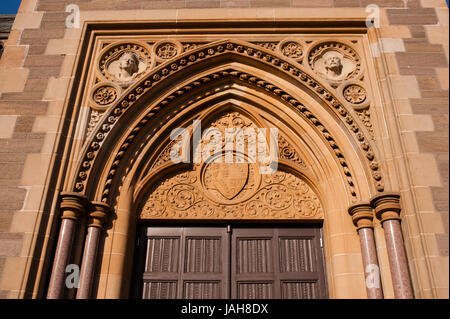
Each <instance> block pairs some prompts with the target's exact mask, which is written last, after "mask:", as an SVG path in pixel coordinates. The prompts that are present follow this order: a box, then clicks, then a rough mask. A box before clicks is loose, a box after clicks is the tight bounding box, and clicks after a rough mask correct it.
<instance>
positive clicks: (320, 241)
mask: <svg viewBox="0 0 450 319" xmlns="http://www.w3.org/2000/svg"><path fill="white" fill-rule="evenodd" d="M319 243H320V248H323V241H322V237H320V238H319Z"/></svg>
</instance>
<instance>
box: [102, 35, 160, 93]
mask: <svg viewBox="0 0 450 319" xmlns="http://www.w3.org/2000/svg"><path fill="white" fill-rule="evenodd" d="M152 65H153V61H152V58H151V54H150V52H149V49H148V48H147V47H146V45H145V44H140V43H118V44H112V45H109V46H108V47H106V48H105V49H103V51H102V53H101V55H100V63H99V71H100V74H101V75H102V77H103V78H104V79H106V80H108V81H111V82H115V83H117V84H119V85H120V86H123V87H127V86H129V85H130V84H131V83H133V82H135V81H136V80H137V79H139V78H140V77H141V76H142V75H143V74H144V73H145V72H147V71H148V70H150V68H151V67H152Z"/></svg>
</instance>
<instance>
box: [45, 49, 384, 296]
mask: <svg viewBox="0 0 450 319" xmlns="http://www.w3.org/2000/svg"><path fill="white" fill-rule="evenodd" d="M328 47H329V46H327V45H324V47H321V48H322V49H323V48H325V49H327V48H328ZM322 49H320V50H319V51H320V52H319V51H318V53H317V54H318V55H320V54H325V53H326V52H325V51H327V50H322ZM328 51H329V50H328ZM328 51H327V52H328ZM349 52H350V53H351V54H354V52H353V51H351V50H349ZM141 58H142V59H145V55H143V56H142V57H141ZM312 63H314V61H313V62H312ZM356 65H357V64H356ZM356 71H357V73H358V72H360V69H358V70H356V69H355V72H356ZM332 85H334V84H333V83H331V84H327V83H326V82H324V81H322V80H320V79H319V77H318V76H317V75H315V74H313V72H311V70H308V69H306V68H304V67H302V66H299V65H298V64H294V63H293V62H292V61H291V60H289V59H286V57H283V56H281V55H280V54H278V53H273V52H270V51H269V50H265V49H261V48H258V47H256V46H255V45H251V44H248V43H245V42H243V41H234V40H223V41H218V42H215V43H212V44H208V45H205V46H203V47H200V48H198V49H194V50H193V51H191V52H187V53H183V54H180V55H178V56H175V57H174V58H173V60H170V61H168V62H167V63H162V64H160V65H159V66H158V67H157V68H156V69H154V70H152V71H150V72H149V73H143V74H142V75H141V78H140V79H139V80H137V81H136V82H135V83H134V84H132V85H130V86H129V87H128V88H127V89H126V90H125V91H124V92H122V94H121V96H120V98H119V99H118V100H117V101H116V102H114V103H113V104H112V105H111V107H110V108H109V109H107V110H106V111H105V113H104V115H103V117H102V118H101V120H100V121H99V122H98V124H97V125H96V126H95V127H94V128H93V129H92V132H91V134H90V136H89V137H88V139H87V140H86V143H85V144H84V146H83V148H82V151H81V152H80V154H78V157H77V158H76V159H74V161H73V165H72V167H71V175H69V178H68V180H67V183H66V185H68V186H67V187H68V189H70V191H71V193H69V194H65V195H64V196H63V203H62V206H61V208H62V209H63V210H64V213H63V219H64V220H63V225H62V227H63V228H62V229H65V228H67V229H69V230H70V229H73V224H72V222H71V220H76V219H77V218H78V217H77V216H78V215H79V214H81V213H82V212H83V211H85V210H86V207H88V211H89V222H88V229H89V230H92V231H91V232H90V234H89V236H94V237H96V238H97V239H95V240H94V242H97V244H96V245H95V244H94V245H91V246H89V247H93V248H92V251H89V250H85V256H84V257H83V259H84V264H85V265H86V264H89V263H88V262H86V258H88V259H89V258H90V256H94V257H95V256H96V253H97V250H98V236H99V234H98V232H97V231H95V229H97V228H98V229H101V228H102V227H104V224H105V221H106V219H107V216H108V215H109V214H110V212H111V210H112V211H114V213H115V215H116V219H115V220H114V221H113V223H112V228H111V229H110V230H109V236H108V237H107V238H106V240H105V245H104V249H103V251H101V252H100V256H99V257H100V258H101V259H102V262H101V264H102V269H101V270H100V277H99V279H98V288H97V289H96V291H95V293H96V294H97V296H103V297H121V296H122V297H124V296H125V297H126V296H128V292H129V281H130V274H131V270H132V269H131V266H130V264H131V263H130V260H132V258H133V243H134V239H135V234H136V221H137V220H138V218H139V217H141V218H146V215H145V214H141V211H140V210H139V209H138V208H137V206H139V205H141V204H142V200H143V198H144V197H145V194H147V195H148V196H150V197H151V196H152V195H149V193H148V191H149V189H150V188H151V187H158V186H160V187H163V186H161V185H162V184H164V183H160V184H158V180H157V179H155V176H158V174H160V172H164V170H166V169H167V170H170V169H172V170H174V169H176V168H179V167H180V166H177V167H175V166H173V165H171V164H170V163H169V164H167V163H162V164H161V166H160V167H158V168H157V169H156V168H155V167H154V166H152V165H153V164H154V163H157V162H158V159H161V157H159V156H160V155H161V154H165V156H167V154H168V153H170V151H167V150H168V149H169V150H170V145H169V142H170V139H169V136H170V132H171V130H172V129H173V128H176V127H184V128H188V127H189V125H190V124H189V123H191V122H192V120H199V119H208V116H210V114H214V110H215V111H217V110H219V109H220V110H221V111H223V110H225V109H226V108H229V107H230V105H231V107H232V108H234V109H235V110H239V111H240V112H241V113H242V114H245V115H246V116H247V117H248V118H249V119H252V120H253V121H254V122H255V123H258V125H256V126H257V127H266V128H270V127H275V128H277V129H279V130H280V131H282V132H283V134H281V135H280V136H282V137H283V138H284V141H285V143H284V144H283V145H284V146H285V149H284V150H283V149H282V150H281V151H280V154H281V155H283V154H284V155H285V156H286V158H285V159H282V158H281V159H280V168H282V169H284V171H285V173H283V174H280V176H279V177H278V178H280V179H283V178H284V181H288V182H289V183H290V182H292V183H293V184H294V185H296V187H297V186H298V187H299V188H300V189H301V188H302V187H303V188H304V189H306V191H305V193H303V194H300V195H299V196H297V195H295V194H293V195H292V196H291V197H290V198H292V200H289V201H287V202H289V204H290V206H289V207H286V208H285V211H284V212H282V214H281V215H280V216H282V217H281V219H285V220H289V219H298V220H303V219H305V220H307V219H313V220H314V219H316V220H322V219H323V220H324V235H325V237H324V242H325V256H326V258H327V272H328V273H327V277H329V278H330V281H329V285H330V288H331V289H330V292H331V293H330V294H331V295H332V296H333V295H338V296H339V294H340V292H339V289H342V290H344V289H346V288H347V287H348V285H350V284H354V285H355V287H353V288H354V289H356V291H358V294H359V295H361V296H362V295H365V288H366V287H365V280H364V268H363V264H362V261H363V259H362V258H361V251H360V247H359V239H358V235H357V234H356V233H355V232H354V225H353V223H352V221H351V219H350V218H348V215H347V214H346V213H347V209H348V207H349V206H350V205H352V204H355V203H357V202H358V201H361V200H366V201H367V200H369V198H371V197H372V196H373V194H377V193H382V192H384V187H385V186H384V181H383V178H382V174H381V168H380V166H379V164H378V162H377V158H376V155H377V154H376V153H377V151H376V149H375V147H374V146H373V145H372V143H371V140H370V138H368V137H367V130H366V129H365V128H362V127H361V123H360V121H359V120H357V119H356V118H355V117H354V116H353V115H352V114H353V113H352V112H350V111H349V110H348V108H347V107H346V103H345V102H343V101H342V97H341V96H339V95H338V94H335V93H333V92H334V91H333V89H334V88H335V87H336V86H334V87H333V86H332ZM352 85H354V84H352ZM349 87H350V85H349ZM116 89H117V90H118V91H120V90H119V88H116ZM352 92H353V93H352ZM362 92H363V90H360V89H358V88H356V89H355V90H350V91H348V92H347V97H348V98H350V100H351V99H354V100H355V101H356V102H355V103H357V102H358V101H360V100H361V99H362V97H361V94H362ZM363 101H365V102H367V101H366V100H365V99H363ZM358 103H359V102H358ZM216 113H217V112H216ZM263 123H264V124H263ZM193 131H195V130H193ZM286 150H287V151H286ZM295 153H297V155H295ZM239 156H243V157H245V154H240V155H239ZM296 161H297V163H296ZM163 162H164V161H163ZM299 162H300V163H303V165H304V167H302V168H298V165H299ZM152 168H154V169H156V171H152ZM208 170H210V171H214V168H213V167H212V166H208V165H203V166H201V165H200V166H199V167H195V165H194V168H193V169H192V168H191V170H190V171H191V172H193V173H192V174H193V175H195V176H196V177H197V181H195V182H193V183H192V184H187V186H188V187H191V188H192V189H194V188H197V189H198V190H200V193H203V194H205V196H206V197H209V198H208V200H207V201H204V202H203V204H205V205H209V207H208V209H206V212H207V213H201V214H200V217H201V218H205V217H208V216H207V214H209V213H208V212H211V208H212V207H213V206H216V207H215V208H214V207H213V209H212V210H213V211H215V212H216V213H218V215H217V216H219V217H220V218H222V219H228V218H230V217H229V216H234V215H233V213H231V214H230V213H229V212H227V211H226V209H223V207H222V208H220V205H225V206H228V207H231V206H233V205H231V203H230V202H228V203H227V200H228V201H233V200H235V201H238V200H237V197H239V196H243V197H245V198H244V199H245V201H247V202H246V203H245V204H243V205H241V206H244V208H243V209H241V212H242V213H241V214H242V215H240V217H241V218H248V217H249V216H250V215H249V213H248V212H251V211H252V209H251V207H248V206H247V205H248V204H250V203H252V200H253V199H254V198H256V197H258V196H259V195H261V196H263V195H262V194H263V193H264V191H265V190H267V187H274V185H275V184H274V183H273V181H272V182H270V181H265V184H264V183H263V184H259V186H258V187H256V186H255V187H254V188H253V187H250V186H249V185H251V183H248V181H249V180H250V179H251V178H257V177H256V174H254V175H252V173H251V172H252V167H251V165H249V166H247V168H246V169H242V168H238V167H234V168H227V169H225V171H221V170H220V169H219V170H216V173H217V174H219V175H220V174H223V175H224V176H225V175H227V174H231V175H239V174H242V175H245V176H246V178H244V181H243V179H239V178H237V179H235V180H234V181H233V182H230V183H228V184H227V186H228V187H229V188H230V187H231V188H233V187H234V188H235V189H234V190H233V189H226V188H224V187H222V186H221V185H219V186H217V183H216V182H214V181H211V180H209V181H207V180H208V178H207V177H205V178H204V176H206V175H207V174H206V173H205V175H202V174H203V173H204V172H205V171H208ZM254 171H256V168H253V172H254ZM202 172H203V173H202ZM161 174H162V173H161ZM185 175H187V176H189V173H188V174H185ZM163 176H164V175H163ZM274 176H277V175H276V174H275V175H274ZM159 177H162V176H159ZM178 178H181V177H180V176H178ZM175 179H176V178H175ZM261 179H262V178H260V180H261ZM269 179H270V178H269ZM200 181H201V182H200ZM205 181H206V182H205ZM153 182H155V183H156V185H155V184H154V183H153ZM194 184H195V185H194ZM230 185H231V186H230ZM305 185H306V186H308V187H305ZM175 186H176V185H171V186H170V187H175ZM246 187H248V189H247V190H246V189H245V188H246ZM279 187H280V189H281V188H283V187H284V190H285V192H286V193H290V192H291V193H292V192H294V193H295V192H296V191H295V190H294V189H289V188H288V187H286V185H285V184H283V183H281V184H280V185H279ZM211 190H214V192H212V191H211ZM154 191H155V190H154ZM158 191H159V192H163V193H164V192H166V193H165V195H167V194H168V193H167V192H168V191H167V190H164V189H163V188H160V189H159V190H158V188H156V192H158ZM211 192H212V194H211ZM244 193H248V194H247V195H244ZM267 193H269V192H268V191H267V192H266V193H265V195H267ZM208 194H209V195H208ZM278 194H280V192H278ZM219 195H220V196H221V197H222V199H221V201H222V203H220V200H219V203H217V202H218V201H217V199H218V198H219ZM85 196H86V197H87V198H89V200H90V201H91V202H90V204H86V203H87V201H86V197H85ZM186 196H188V197H186V198H184V200H186V199H187V198H188V199H189V198H192V196H191V195H186ZM189 196H191V197H189ZM246 196H247V197H246ZM253 196H254V197H253ZM273 196H275V197H276V198H279V195H277V193H276V192H274V193H273ZM307 196H310V198H308V200H309V202H308V203H307V204H305V203H306V199H305V198H306V197H307ZM194 197H195V196H194ZM288 197H289V195H288ZM166 198H167V196H166ZM150 199H151V200H150V202H151V201H152V200H153V203H155V201H156V202H158V201H159V202H160V203H161V200H162V199H161V198H159V199H158V198H150ZM311 199H314V200H311ZM189 200H190V199H189ZM145 202H146V203H148V198H147V199H145ZM212 203H215V204H212ZM311 203H312V204H311ZM319 203H320V205H319ZM216 204H218V205H216ZM254 205H255V206H254V207H256V208H258V209H253V211H254V212H255V213H254V214H255V216H256V218H255V219H261V215H258V214H261V212H265V211H267V212H268V216H267V219H271V220H274V219H277V218H278V217H277V216H275V215H274V214H273V212H274V211H277V209H276V207H275V209H274V208H273V207H270V206H271V204H270V201H269V202H267V201H266V202H265V203H263V202H262V201H259V203H258V201H256V203H255V204H254ZM264 205H266V206H267V207H269V208H267V207H264ZM162 206H164V205H162ZM217 206H218V207H217ZM237 206H239V205H237ZM311 207H316V208H318V207H321V212H322V213H321V214H317V211H318V210H317V209H311ZM358 207H360V206H358ZM141 208H142V207H141ZM153 208H154V206H153ZM236 209H237V208H236ZM364 209H365V210H364V211H363V213H366V214H354V222H355V224H356V223H357V222H359V221H360V220H370V222H371V219H372V217H371V216H372V214H371V213H368V212H370V210H371V206H370V205H367V206H365V207H364ZM162 210H163V211H164V212H169V210H168V209H167V206H166V207H164V209H162ZM314 210H316V212H315V213H314V214H312V213H311V211H314ZM153 211H157V209H156V210H153ZM279 211H282V209H279ZM352 212H353V211H352ZM353 213H354V212H353ZM177 214H178V217H180V216H179V212H171V213H167V214H165V215H164V214H162V215H156V216H153V217H158V218H160V219H168V218H170V217H171V216H172V217H174V218H177ZM271 214H272V215H271ZM149 216H150V217H151V214H150V215H149ZM149 216H148V215H147V217H149ZM236 216H239V214H237V215H236ZM344 216H345V217H344ZM188 217H189V218H192V216H189V215H188ZM219 217H218V218H219ZM391 217H392V216H391ZM158 218H153V219H158ZM208 218H209V217H208ZM365 225H366V226H367V225H368V224H367V223H366V224H365ZM366 226H365V227H366ZM62 233H63V232H62ZM92 233H94V234H95V235H92ZM334 237H337V238H340V240H341V243H340V244H339V243H337V241H335V240H334ZM344 238H345V239H344ZM60 239H61V243H62V244H61V245H60V246H59V247H64V243H65V242H66V241H67V242H69V240H70V239H69V237H65V238H64V237H60ZM342 241H345V242H347V243H351V244H350V245H345V244H344V245H342ZM90 243H91V241H90V239H89V238H88V239H87V244H86V245H88V244H90ZM369 244H370V245H373V240H372V242H369ZM86 247H87V246H86ZM57 255H58V254H57ZM342 256H345V258H342ZM64 258H65V257H64ZM64 258H62V259H61V263H59V262H57V263H55V265H56V266H54V269H59V268H58V267H59V266H61V265H64V263H65V261H64ZM364 262H365V260H364ZM58 265H59V266H58ZM349 265H351V267H353V269H352V271H353V272H354V273H355V276H354V277H355V278H353V279H349V278H345V279H344V280H343V279H342V277H340V276H339V275H340V274H342V273H345V272H346V269H348V267H350V266H349ZM84 270H85V272H83V270H82V274H86V275H85V277H83V276H82V279H83V278H84V279H83V280H84V281H83V280H82V282H83V283H86V284H85V285H84V286H83V285H82V287H83V289H82V290H81V291H85V292H86V295H87V296H89V293H90V289H91V285H92V282H93V268H92V266H91V267H90V268H89V267H87V266H86V267H85V268H84ZM58 271H59V272H60V271H61V269H59V270H57V271H56V272H58ZM52 278H53V279H52V280H54V281H52V282H51V287H53V286H54V284H53V282H60V278H58V277H57V276H53V277H52ZM55 285H56V284H55ZM52 289H53V288H52ZM52 289H51V291H53V290H52ZM86 295H81V296H80V297H81V298H83V297H85V296H86Z"/></svg>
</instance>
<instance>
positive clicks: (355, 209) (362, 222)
mask: <svg viewBox="0 0 450 319" xmlns="http://www.w3.org/2000/svg"><path fill="white" fill-rule="evenodd" d="M348 213H349V214H350V216H352V220H353V224H354V225H355V226H356V230H360V229H361V228H373V212H372V206H370V203H368V202H360V203H356V204H354V205H352V206H350V207H349V208H348Z"/></svg>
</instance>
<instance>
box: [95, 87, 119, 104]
mask: <svg viewBox="0 0 450 319" xmlns="http://www.w3.org/2000/svg"><path fill="white" fill-rule="evenodd" d="M116 99H117V90H116V89H115V88H114V87H112V86H110V85H105V86H102V87H99V88H98V89H97V90H95V92H94V95H93V100H94V102H95V103H97V104H99V105H108V104H111V103H112V102H114V101H115V100H116Z"/></svg>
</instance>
